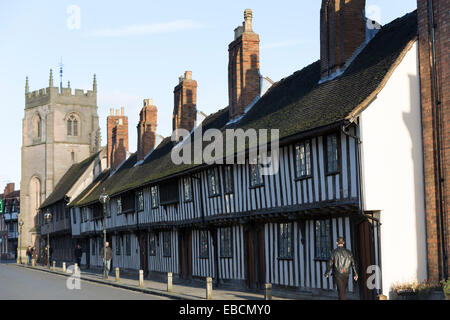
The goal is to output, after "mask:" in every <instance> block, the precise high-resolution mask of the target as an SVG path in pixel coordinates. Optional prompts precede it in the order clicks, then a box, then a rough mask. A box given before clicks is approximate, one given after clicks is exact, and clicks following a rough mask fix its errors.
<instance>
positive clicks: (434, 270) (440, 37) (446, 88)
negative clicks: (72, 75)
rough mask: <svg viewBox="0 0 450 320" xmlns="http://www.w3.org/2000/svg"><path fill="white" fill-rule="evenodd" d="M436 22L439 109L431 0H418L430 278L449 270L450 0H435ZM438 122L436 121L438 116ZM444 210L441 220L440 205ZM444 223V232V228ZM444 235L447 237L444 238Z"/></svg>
mask: <svg viewBox="0 0 450 320" xmlns="http://www.w3.org/2000/svg"><path fill="white" fill-rule="evenodd" d="M433 6H434V10H433V11H434V20H435V21H434V23H435V26H436V34H435V39H436V68H437V94H438V100H439V101H440V102H439V103H438V112H435V108H434V105H435V104H434V100H435V99H434V89H433V88H434V86H433V77H432V68H431V64H430V58H431V50H430V49H431V47H430V39H431V37H430V27H429V21H430V10H429V1H428V0H418V1H417V7H418V24H419V61H420V80H421V102H422V130H423V147H424V170H425V172H424V173H425V212H426V230H427V254H428V276H429V279H430V280H431V281H436V280H439V279H442V278H443V276H444V273H445V272H444V271H445V270H446V272H447V275H448V272H449V265H448V259H447V261H445V259H444V252H445V251H446V252H447V255H448V252H449V251H450V247H449V242H450V239H449V234H450V232H449V231H450V230H449V226H450V224H449V216H448V209H449V204H448V199H449V187H448V186H449V184H448V183H447V179H448V177H449V173H450V172H449V170H450V162H449V159H450V157H449V156H450V155H449V147H450V139H449V133H450V74H449V65H450V64H449V62H450V61H449V59H450V52H449V47H450V29H449V28H450V17H449V12H450V2H449V1H448V0H433ZM436 115H437V116H438V117H439V123H435V116H436ZM438 133H439V136H440V150H441V151H440V158H441V160H440V164H441V168H442V180H441V181H439V176H438V167H439V166H438V150H439V148H438V143H437V142H438V139H437V137H438ZM439 184H441V189H442V201H439ZM441 207H442V210H443V211H444V217H443V219H442V221H441V216H440V211H441V210H440V208H441ZM441 227H443V230H444V232H441V230H442V229H441ZM442 237H444V241H442Z"/></svg>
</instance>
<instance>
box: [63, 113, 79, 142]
mask: <svg viewBox="0 0 450 320" xmlns="http://www.w3.org/2000/svg"><path fill="white" fill-rule="evenodd" d="M79 124H80V121H79V119H78V117H77V116H76V115H75V114H73V113H72V114H69V116H68V117H67V120H66V134H67V136H68V137H79V133H80V126H79Z"/></svg>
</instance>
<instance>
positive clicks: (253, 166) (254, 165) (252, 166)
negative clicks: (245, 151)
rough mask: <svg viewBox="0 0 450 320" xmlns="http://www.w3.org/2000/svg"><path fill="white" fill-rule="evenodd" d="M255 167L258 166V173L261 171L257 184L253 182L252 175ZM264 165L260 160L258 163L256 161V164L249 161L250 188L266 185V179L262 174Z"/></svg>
mask: <svg viewBox="0 0 450 320" xmlns="http://www.w3.org/2000/svg"><path fill="white" fill-rule="evenodd" d="M253 168H258V173H259V180H260V181H259V183H257V184H253V179H252V176H253ZM262 169H263V168H262V165H261V164H260V163H259V161H258V163H255V164H252V163H249V164H248V173H249V189H256V188H261V187H264V179H263V176H262V174H261V171H262Z"/></svg>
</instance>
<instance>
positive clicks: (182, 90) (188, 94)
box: [172, 71, 197, 131]
mask: <svg viewBox="0 0 450 320" xmlns="http://www.w3.org/2000/svg"><path fill="white" fill-rule="evenodd" d="M173 94H174V107H173V117H172V129H173V131H175V130H176V129H180V128H182V129H185V130H187V131H191V130H192V129H193V128H194V127H195V122H196V121H197V81H195V80H192V72H191V71H186V72H185V74H184V77H182V78H180V83H179V84H178V85H177V86H176V87H175V89H174V90H173Z"/></svg>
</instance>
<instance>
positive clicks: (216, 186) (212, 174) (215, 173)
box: [206, 167, 220, 198]
mask: <svg viewBox="0 0 450 320" xmlns="http://www.w3.org/2000/svg"><path fill="white" fill-rule="evenodd" d="M206 176H207V181H208V197H209V198H214V197H219V196H220V177H219V170H217V167H214V168H209V169H208V170H207V171H206ZM212 177H214V189H215V192H214V193H213V192H212V183H211V178H212Z"/></svg>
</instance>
